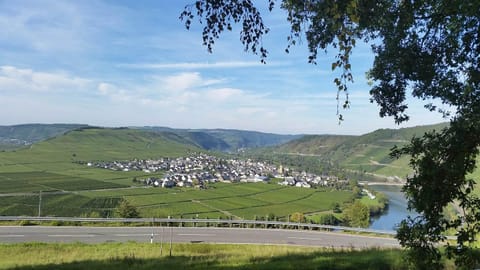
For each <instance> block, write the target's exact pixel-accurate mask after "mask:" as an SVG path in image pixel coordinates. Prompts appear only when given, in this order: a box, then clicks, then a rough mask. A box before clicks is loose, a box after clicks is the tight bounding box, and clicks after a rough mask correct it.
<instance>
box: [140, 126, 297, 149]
mask: <svg viewBox="0 0 480 270" xmlns="http://www.w3.org/2000/svg"><path fill="white" fill-rule="evenodd" d="M133 128H135V129H141V130H151V131H155V132H171V133H175V134H177V135H179V136H181V137H183V138H185V139H186V140H188V141H191V142H192V143H194V144H196V145H198V146H199V147H201V148H203V149H206V150H216V151H235V150H237V149H242V148H257V147H266V146H274V145H280V144H283V143H286V142H289V141H291V140H293V139H297V138H301V137H302V135H280V134H273V133H263V132H257V131H245V130H235V129H172V128H168V127H133Z"/></svg>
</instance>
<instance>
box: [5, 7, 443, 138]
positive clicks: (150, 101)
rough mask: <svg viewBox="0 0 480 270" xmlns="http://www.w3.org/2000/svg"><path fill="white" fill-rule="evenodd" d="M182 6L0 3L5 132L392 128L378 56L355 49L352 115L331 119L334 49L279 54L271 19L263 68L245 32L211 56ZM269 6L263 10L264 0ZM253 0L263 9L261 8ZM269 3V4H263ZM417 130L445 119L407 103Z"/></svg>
mask: <svg viewBox="0 0 480 270" xmlns="http://www.w3.org/2000/svg"><path fill="white" fill-rule="evenodd" d="M192 2H194V1H193V0H188V1H184V0H181V1H180V0H178V1H89V0H82V1H57V0H53V1H43V0H42V1H21V0H18V1H17V0H16V1H0V28H1V29H2V35H0V125H11V124H20V123H85V124H91V125H100V126H143V125H150V126H169V127H174V128H235V129H248V130H258V131H264V132H275V133H283V134H288V133H290V134H292V133H311V134H326V133H330V134H363V133H367V132H370V131H373V130H375V129H378V128H395V127H398V126H397V125H395V124H394V121H393V119H391V118H386V119H382V118H380V117H379V116H378V108H377V106H376V105H375V104H370V102H369V94H368V90H369V87H368V85H367V83H366V79H365V72H366V71H367V70H368V68H369V67H370V66H371V64H372V61H373V56H372V54H371V52H370V49H369V46H368V45H365V44H360V45H357V48H355V50H354V53H353V56H352V63H353V74H354V79H355V83H354V84H352V85H351V86H350V99H351V102H352V106H351V108H350V109H348V110H346V111H341V113H342V114H343V115H344V118H345V121H344V122H343V123H342V124H341V125H338V119H337V116H336V106H337V101H336V99H335V97H336V88H335V86H334V84H333V78H334V77H335V73H332V71H331V69H330V68H331V64H330V63H331V62H332V61H333V59H334V58H333V56H334V53H335V51H334V49H330V51H331V53H330V51H329V53H327V54H323V53H322V54H319V59H318V65H316V66H315V65H312V64H308V63H307V56H308V52H307V48H306V43H303V44H300V45H297V46H296V47H294V48H293V49H291V50H290V54H286V53H285V52H284V50H285V46H286V37H287V34H288V32H289V25H288V22H287V21H286V19H285V18H286V16H285V14H284V13H283V11H281V10H279V9H278V8H277V9H276V10H274V12H272V13H268V12H266V13H265V16H264V18H265V21H266V24H267V26H268V27H269V28H270V29H271V31H270V33H269V34H268V35H267V36H266V37H265V38H264V40H263V42H264V46H265V47H266V48H267V49H268V50H269V52H270V53H269V57H268V59H267V64H266V65H263V64H260V61H259V58H258V56H255V55H252V54H249V53H245V52H244V51H243V47H242V45H241V43H240V41H239V32H238V28H234V31H232V32H227V33H225V34H224V35H223V36H222V38H221V39H220V40H218V41H217V42H216V44H215V47H214V53H213V54H210V53H208V52H207V50H206V48H205V47H204V46H202V39H201V27H202V25H200V24H198V23H196V22H195V23H194V24H193V25H192V28H191V30H190V31H187V30H186V29H185V27H184V26H183V24H182V22H181V21H180V20H179V19H178V17H179V14H180V12H181V11H182V10H183V7H184V6H185V5H186V4H189V3H192ZM264 2H267V1H264ZM264 2H263V1H262V2H261V1H258V3H259V7H261V8H263V9H265V8H266V3H265V4H264ZM262 5H264V6H262ZM408 112H409V113H410V116H411V120H410V121H409V122H408V123H406V124H405V125H402V126H400V127H404V126H414V125H422V124H431V123H438V122H441V121H444V119H442V118H441V116H440V115H439V114H437V113H429V112H428V111H426V110H425V109H423V106H422V103H420V102H418V101H415V100H413V99H411V100H410V109H409V111H408Z"/></svg>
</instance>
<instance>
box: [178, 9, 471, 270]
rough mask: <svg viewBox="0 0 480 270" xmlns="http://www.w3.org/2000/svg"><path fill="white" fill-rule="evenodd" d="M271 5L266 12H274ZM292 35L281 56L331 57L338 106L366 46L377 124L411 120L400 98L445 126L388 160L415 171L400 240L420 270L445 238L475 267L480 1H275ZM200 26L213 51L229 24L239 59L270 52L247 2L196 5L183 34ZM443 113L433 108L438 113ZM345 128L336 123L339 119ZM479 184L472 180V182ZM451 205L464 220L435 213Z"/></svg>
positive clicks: (431, 262) (433, 260)
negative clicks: (297, 51) (299, 52)
mask: <svg viewBox="0 0 480 270" xmlns="http://www.w3.org/2000/svg"><path fill="white" fill-rule="evenodd" d="M275 2H276V1H274V0H269V1H268V2H266V4H267V6H268V8H269V9H270V10H272V8H273V7H274V5H275V4H276V3H275ZM278 2H281V3H280V5H279V6H280V8H282V9H284V10H285V11H286V12H287V20H288V21H289V22H290V25H291V32H290V35H289V36H288V37H287V40H286V51H287V52H288V51H289V50H290V49H291V47H292V46H294V45H296V44H297V43H298V41H299V40H300V39H302V38H304V37H305V38H306V40H307V44H308V49H309V51H310V55H309V57H308V61H309V62H311V63H314V64H315V63H316V59H317V57H318V52H321V51H324V50H326V49H327V48H332V47H333V48H334V49H336V50H337V52H338V53H337V54H336V56H335V59H334V60H333V62H332V65H331V68H332V70H336V69H340V71H341V75H340V76H339V77H338V78H336V79H335V80H334V84H335V85H336V86H337V99H338V95H339V94H340V93H344V94H345V96H346V98H345V102H344V104H343V107H344V108H348V107H349V105H350V103H349V100H348V84H349V83H351V82H353V76H352V73H351V69H352V65H351V62H350V55H351V54H352V52H353V49H354V47H355V45H356V43H357V42H358V41H365V42H371V41H373V42H372V50H373V53H374V55H375V60H374V63H373V67H372V68H371V69H370V71H369V72H368V76H369V78H370V79H371V81H372V88H371V90H370V94H371V101H372V102H375V103H377V104H378V106H379V114H380V116H381V117H385V116H391V117H393V118H394V121H395V122H396V123H401V122H404V121H407V120H409V116H408V113H407V109H408V105H409V104H407V103H406V97H407V95H410V94H411V95H412V96H413V97H416V98H418V99H421V100H423V101H424V102H425V104H424V106H425V108H426V109H428V110H430V111H438V112H439V113H441V114H442V115H443V116H444V117H446V118H448V119H449V120H450V125H449V126H448V127H447V128H444V129H442V130H440V131H433V132H429V133H426V134H424V135H423V136H422V137H415V138H412V140H411V142H410V144H409V145H407V146H405V147H403V148H397V149H394V150H393V151H392V156H394V157H399V156H401V155H409V156H410V157H411V160H410V165H411V166H412V168H413V169H414V174H413V176H412V177H409V178H408V179H407V184H406V185H405V187H404V192H405V193H406V196H407V198H408V200H409V207H410V208H411V209H414V210H416V211H417V212H418V213H420V216H419V217H417V218H409V219H407V220H405V221H404V222H402V224H401V226H400V228H399V231H398V238H399V240H400V242H401V244H402V245H404V246H406V247H408V249H409V250H411V251H412V252H411V253H412V254H414V255H415V254H416V255H418V256H415V258H414V259H417V260H418V261H419V264H418V267H419V268H422V267H428V266H430V267H431V268H435V266H439V264H438V262H439V260H440V253H439V251H438V245H437V243H438V242H439V241H442V240H444V239H445V237H444V234H445V231H447V230H455V231H456V232H457V234H456V236H457V241H458V246H456V247H448V248H447V250H448V255H452V256H453V255H455V256H456V258H457V260H456V261H457V263H458V264H459V265H464V266H466V267H473V265H474V264H475V263H478V258H474V257H473V255H472V254H473V252H472V249H471V248H470V246H471V244H472V243H473V242H474V241H475V240H476V236H477V235H478V233H479V232H480V199H479V198H478V197H477V196H475V195H474V194H473V193H472V190H473V189H474V186H475V179H471V178H470V177H469V174H470V173H471V172H472V171H473V170H474V169H475V168H476V158H477V156H478V149H479V147H480V16H479V14H480V1H478V0H449V1H447V0H435V1H433V0H421V1H405V0H282V1H280V0H278ZM195 16H197V18H199V19H200V22H201V23H202V22H206V25H205V27H204V29H203V41H204V44H205V45H206V46H207V47H208V50H209V51H211V50H212V46H213V44H214V41H215V39H216V38H218V37H219V36H220V34H221V33H222V32H223V31H224V30H231V29H232V27H231V23H236V22H237V23H241V24H242V31H241V33H240V38H241V41H242V43H243V44H244V45H245V50H246V51H251V52H253V53H255V54H260V58H261V61H262V62H264V61H265V58H266V57H267V55H268V51H267V50H266V49H265V48H263V46H262V45H261V44H262V42H261V41H262V37H263V36H264V35H265V34H267V33H268V28H267V27H266V26H265V25H264V23H263V20H262V17H261V14H260V12H259V9H258V8H256V7H255V5H254V4H253V1H251V0H198V1H196V2H195V4H193V5H190V6H187V7H186V8H185V10H184V12H183V13H182V15H181V18H182V19H184V20H185V25H186V26H187V28H188V27H189V26H190V24H191V22H192V19H194V18H195ZM439 103H440V104H442V106H441V107H438V106H437V104H439ZM339 118H340V119H342V115H341V114H340V115H339ZM477 180H478V179H477ZM451 203H456V204H458V205H459V207H460V208H461V209H462V213H460V214H459V215H458V217H457V218H455V219H453V220H452V219H449V220H447V219H446V218H445V217H444V216H443V215H442V212H443V210H444V208H445V207H446V206H447V205H448V204H451Z"/></svg>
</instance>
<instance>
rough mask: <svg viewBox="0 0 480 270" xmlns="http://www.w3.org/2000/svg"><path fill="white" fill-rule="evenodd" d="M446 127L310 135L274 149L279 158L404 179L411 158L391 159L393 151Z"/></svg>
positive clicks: (408, 169) (430, 126)
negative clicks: (286, 156) (315, 159)
mask: <svg viewBox="0 0 480 270" xmlns="http://www.w3.org/2000/svg"><path fill="white" fill-rule="evenodd" d="M446 125H447V124H446V123H442V124H437V125H428V126H417V127H411V128H401V129H379V130H376V131H374V132H371V133H367V134H364V135H361V136H340V135H338V136H337V135H308V136H304V137H302V138H300V139H297V140H293V141H290V142H288V143H286V144H283V145H281V146H277V147H274V148H273V151H274V152H276V153H279V154H290V155H292V154H297V155H312V156H318V158H319V159H321V160H322V161H324V162H328V163H331V164H335V165H336V166H338V167H341V168H344V169H347V170H351V171H360V172H367V173H371V174H376V175H381V176H397V177H400V178H405V176H406V175H408V174H409V173H410V172H411V170H410V168H409V167H408V158H407V157H403V158H401V159H398V160H394V159H391V158H390V157H389V153H390V149H391V148H392V147H394V146H395V145H397V146H402V145H405V144H406V143H407V142H408V141H409V140H410V138H412V137H413V136H422V135H423V134H424V133H425V132H427V131H430V130H434V129H435V130H440V129H441V128H443V127H445V126H446Z"/></svg>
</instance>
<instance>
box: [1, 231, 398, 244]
mask: <svg viewBox="0 0 480 270" xmlns="http://www.w3.org/2000/svg"><path fill="white" fill-rule="evenodd" d="M152 233H153V242H160V241H162V239H163V242H169V241H170V237H172V241H173V242H175V243H185V242H192V243H201V242H206V243H238V244H283V245H285V244H286V245H302V246H325V247H356V248H365V247H398V246H399V245H398V241H397V240H396V239H392V238H382V237H371V236H358V235H351V234H341V233H332V232H320V231H294V230H280V229H276V230H270V229H236V228H213V227H209V228H186V227H185V228H180V227H173V228H167V227H163V228H162V227H40V226H32V227H17V226H3V227H2V226H0V243H15V242H76V241H79V242H85V243H100V242H124V241H137V242H150V241H151V238H152Z"/></svg>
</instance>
